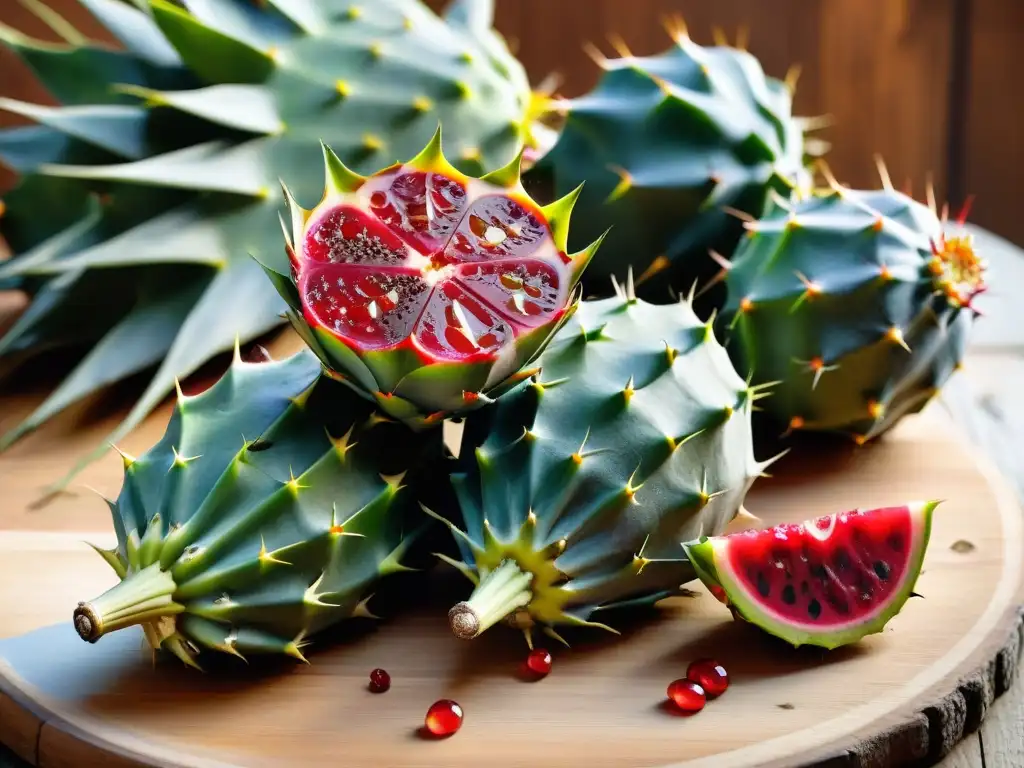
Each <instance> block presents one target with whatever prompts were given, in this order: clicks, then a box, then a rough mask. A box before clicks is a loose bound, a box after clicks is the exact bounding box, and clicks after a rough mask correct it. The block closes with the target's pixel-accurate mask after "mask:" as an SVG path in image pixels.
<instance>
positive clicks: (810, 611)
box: [807, 597, 821, 619]
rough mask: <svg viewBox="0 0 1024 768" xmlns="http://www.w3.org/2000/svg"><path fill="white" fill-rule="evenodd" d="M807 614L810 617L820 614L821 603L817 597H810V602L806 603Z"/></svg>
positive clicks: (814, 617)
mask: <svg viewBox="0 0 1024 768" xmlns="http://www.w3.org/2000/svg"><path fill="white" fill-rule="evenodd" d="M807 615H809V616H810V617H811V618H812V619H816V618H818V617H819V616H821V603H819V602H818V598H816V597H815V598H811V602H810V603H808V604H807Z"/></svg>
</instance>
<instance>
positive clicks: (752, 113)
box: [527, 32, 810, 316]
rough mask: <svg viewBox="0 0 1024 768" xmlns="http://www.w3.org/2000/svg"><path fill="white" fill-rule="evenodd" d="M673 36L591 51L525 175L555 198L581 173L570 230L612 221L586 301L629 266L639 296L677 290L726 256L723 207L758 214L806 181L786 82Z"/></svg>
mask: <svg viewBox="0 0 1024 768" xmlns="http://www.w3.org/2000/svg"><path fill="white" fill-rule="evenodd" d="M675 40H676V45H674V46H673V47H672V48H671V49H669V50H668V51H666V52H664V53H661V54H658V55H656V56H646V57H642V56H632V55H625V54H628V51H625V50H623V51H621V52H622V53H623V54H624V55H623V57H622V58H619V59H611V60H609V59H604V58H603V57H601V56H599V55H598V54H596V53H595V54H594V56H595V58H597V60H598V63H599V64H600V65H601V67H602V69H603V70H604V73H603V75H602V77H601V79H600V81H599V82H598V84H597V86H596V88H595V89H594V90H593V91H591V92H590V93H588V94H586V95H584V96H581V97H579V98H576V99H573V100H571V101H568V102H566V104H565V106H564V109H565V110H566V111H567V114H566V116H565V123H564V126H563V128H562V131H561V134H560V136H559V138H558V140H557V142H556V144H555V145H554V147H553V148H552V149H551V151H550V152H548V153H547V154H546V155H545V156H543V157H542V158H541V159H540V160H538V162H537V164H536V165H535V167H534V168H533V169H532V170H531V171H530V172H528V174H527V184H528V185H529V182H530V181H531V180H532V179H533V178H539V179H545V180H550V182H551V183H552V185H553V191H554V193H555V194H557V195H563V194H565V193H566V191H568V190H570V189H572V188H574V187H575V186H577V185H578V184H579V183H580V182H581V181H583V180H586V182H587V184H586V187H585V189H584V190H583V192H582V194H581V195H580V199H579V202H578V206H579V207H578V208H577V210H578V211H579V212H580V213H581V214H582V215H581V216H580V217H579V223H578V224H577V225H576V226H575V227H574V229H573V235H572V236H573V238H580V241H585V240H589V239H593V236H594V233H595V232H597V231H598V230H599V229H600V228H601V227H605V226H609V225H610V226H611V232H610V233H609V236H608V240H607V242H606V244H605V246H604V248H602V250H601V253H600V254H598V256H597V257H596V258H595V259H594V262H593V263H592V264H591V265H590V268H589V269H588V270H587V274H586V275H585V277H584V283H583V285H584V296H585V297H586V298H590V297H594V296H607V295H608V292H609V290H610V284H609V277H615V278H617V279H618V280H620V281H622V280H623V279H624V278H625V276H626V271H627V269H628V268H629V267H632V269H633V271H634V273H635V274H636V275H637V276H638V277H637V290H638V292H639V295H640V297H641V298H644V299H646V300H648V301H652V302H655V303H665V302H667V301H669V300H670V296H671V292H670V290H669V289H671V290H672V291H674V292H675V293H676V294H677V295H683V294H685V293H686V292H688V291H689V289H690V288H691V286H692V285H693V284H694V282H695V281H696V282H697V283H699V284H703V283H704V281H705V280H706V279H707V278H709V277H711V276H712V275H713V274H714V272H715V264H714V261H712V259H711V257H710V256H709V251H715V252H717V253H719V254H723V255H726V256H728V255H730V254H731V253H732V250H733V248H734V247H735V245H736V243H737V241H738V240H739V238H740V236H741V235H742V232H743V230H742V227H741V224H740V222H739V221H737V220H736V219H735V218H734V217H732V216H730V215H729V214H728V213H727V209H728V208H733V209H736V210H740V211H744V212H746V213H748V214H750V215H753V216H759V215H761V213H762V211H763V210H764V207H765V205H766V203H767V201H768V198H769V194H770V193H771V192H772V191H775V192H778V193H780V194H783V195H785V196H787V197H788V196H789V194H790V192H791V190H792V189H793V188H794V187H797V186H805V185H806V184H807V183H809V180H810V179H809V175H808V174H807V173H806V171H805V170H804V167H803V161H804V154H805V141H804V136H803V130H804V126H803V125H802V124H801V122H800V121H798V120H796V119H794V118H793V117H792V116H791V93H790V90H789V88H788V87H787V85H786V84H784V83H783V82H781V81H779V80H776V79H773V78H770V77H766V76H765V74H764V72H763V70H762V69H761V65H760V63H759V62H758V61H757V59H755V58H754V57H753V56H752V55H751V54H750V53H748V52H746V51H742V50H739V49H737V48H732V47H728V46H716V47H702V46H700V45H698V44H696V43H694V42H693V41H692V40H690V39H689V37H688V36H687V35H686V34H685V33H684V32H678V33H677V34H676V35H675ZM573 245H574V247H576V246H575V243H573ZM702 301H703V300H702ZM698 312H701V313H702V316H705V315H704V313H703V312H702V310H701V307H700V306H698Z"/></svg>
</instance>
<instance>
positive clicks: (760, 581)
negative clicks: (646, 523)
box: [683, 501, 939, 649]
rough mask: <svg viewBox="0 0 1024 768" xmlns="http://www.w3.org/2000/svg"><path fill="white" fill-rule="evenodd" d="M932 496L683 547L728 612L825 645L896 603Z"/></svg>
mask: <svg viewBox="0 0 1024 768" xmlns="http://www.w3.org/2000/svg"><path fill="white" fill-rule="evenodd" d="M938 503H939V502H937V501H928V502H915V503H910V504H905V505H903V506H899V507H881V508H878V509H870V510H859V509H857V510H851V511H847V512H840V513H838V514H834V515H828V516H825V517H819V518H817V519H816V520H808V521H805V522H803V523H799V524H796V525H791V524H783V525H777V526H775V527H774V528H768V529H765V530H751V531H743V532H740V533H734V534H731V535H729V536H713V537H710V538H709V537H702V538H701V539H699V540H696V541H691V542H687V543H685V544H683V549H684V550H685V551H686V555H687V557H688V558H689V559H690V562H691V563H692V564H693V566H694V569H695V570H696V571H697V574H698V576H699V577H700V579H701V581H703V582H704V585H705V586H707V587H708V589H710V590H711V592H712V594H713V595H715V597H716V598H718V599H719V600H720V601H721V602H723V603H725V604H726V605H727V606H729V608H730V609H731V610H732V612H733V615H734V616H736V617H738V618H740V619H743V620H745V621H749V622H750V623H752V624H755V625H757V626H759V627H760V628H761V629H763V630H765V631H766V632H768V633H770V634H772V635H775V636H776V637H779V638H782V639H783V640H786V641H787V642H789V643H792V644H793V645H794V646H798V647H799V646H801V645H816V646H821V647H823V648H830V649H831V648H836V647H838V646H841V645H847V644H849V643H854V642H857V641H858V640H860V639H861V638H863V637H865V636H866V635H870V634H873V633H876V632H881V631H882V628H883V627H884V626H885V625H886V624H887V623H888V622H889V620H890V619H892V617H893V616H895V615H896V614H897V613H899V612H900V610H901V609H902V608H903V605H904V603H906V601H907V599H908V598H909V597H910V595H911V594H912V592H913V589H914V584H915V582H916V581H917V577H918V575H919V574H920V572H921V564H922V562H923V561H924V554H925V550H926V549H927V547H928V538H929V535H930V533H931V521H932V511H933V510H934V509H935V507H936V506H937V505H938Z"/></svg>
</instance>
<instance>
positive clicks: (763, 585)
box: [757, 573, 772, 597]
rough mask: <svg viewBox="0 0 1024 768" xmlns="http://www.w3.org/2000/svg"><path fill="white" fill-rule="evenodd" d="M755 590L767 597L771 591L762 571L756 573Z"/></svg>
mask: <svg viewBox="0 0 1024 768" xmlns="http://www.w3.org/2000/svg"><path fill="white" fill-rule="evenodd" d="M757 591H758V593H759V594H760V595H761V597H768V595H769V594H770V593H771V591H772V590H771V585H770V584H769V583H768V579H766V578H765V575H764V574H763V573H758V574H757Z"/></svg>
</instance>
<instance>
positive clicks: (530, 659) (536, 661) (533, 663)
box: [526, 648, 551, 675]
mask: <svg viewBox="0 0 1024 768" xmlns="http://www.w3.org/2000/svg"><path fill="white" fill-rule="evenodd" d="M526 666H527V668H528V669H529V670H530V671H531V672H533V673H534V674H536V675H546V674H548V673H549V672H550V671H551V654H550V653H549V652H548V651H545V650H544V649H543V648H535V649H534V650H532V651H530V655H529V656H527V657H526Z"/></svg>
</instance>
